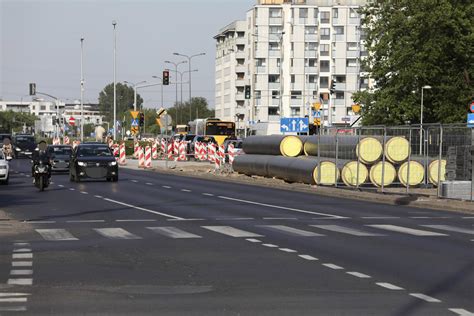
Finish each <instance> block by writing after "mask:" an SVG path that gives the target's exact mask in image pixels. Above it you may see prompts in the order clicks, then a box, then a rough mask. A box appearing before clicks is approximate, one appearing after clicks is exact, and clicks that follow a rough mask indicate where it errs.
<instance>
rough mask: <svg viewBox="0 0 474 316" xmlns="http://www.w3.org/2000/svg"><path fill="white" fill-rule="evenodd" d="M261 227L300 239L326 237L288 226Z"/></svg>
mask: <svg viewBox="0 0 474 316" xmlns="http://www.w3.org/2000/svg"><path fill="white" fill-rule="evenodd" d="M259 227H264V228H268V229H271V230H276V231H280V232H283V233H286V234H288V235H292V236H298V237H317V236H324V235H321V234H317V233H313V232H309V231H306V230H301V229H297V228H293V227H288V226H284V225H260V226H259Z"/></svg>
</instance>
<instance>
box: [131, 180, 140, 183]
mask: <svg viewBox="0 0 474 316" xmlns="http://www.w3.org/2000/svg"><path fill="white" fill-rule="evenodd" d="M130 181H132V182H133V183H138V181H137V180H130Z"/></svg>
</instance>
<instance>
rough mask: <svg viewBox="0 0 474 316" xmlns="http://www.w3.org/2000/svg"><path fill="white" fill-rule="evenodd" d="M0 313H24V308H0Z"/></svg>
mask: <svg viewBox="0 0 474 316" xmlns="http://www.w3.org/2000/svg"><path fill="white" fill-rule="evenodd" d="M0 312H26V306H6V307H0Z"/></svg>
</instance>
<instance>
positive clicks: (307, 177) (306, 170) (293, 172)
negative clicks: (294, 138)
mask: <svg viewBox="0 0 474 316" xmlns="http://www.w3.org/2000/svg"><path fill="white" fill-rule="evenodd" d="M317 166H318V161H317V160H316V159H300V158H293V157H282V156H272V157H271V158H270V159H269V163H268V175H269V176H270V177H275V178H278V179H282V180H285V181H287V182H299V183H306V184H316V182H315V181H314V178H313V172H314V169H315V168H316V167H317Z"/></svg>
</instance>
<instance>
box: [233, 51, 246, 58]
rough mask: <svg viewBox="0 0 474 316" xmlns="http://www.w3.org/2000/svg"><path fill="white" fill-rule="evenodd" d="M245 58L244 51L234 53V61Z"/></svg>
mask: <svg viewBox="0 0 474 316" xmlns="http://www.w3.org/2000/svg"><path fill="white" fill-rule="evenodd" d="M245 58H246V55H245V51H243V50H239V51H237V52H236V53H235V59H245Z"/></svg>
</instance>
